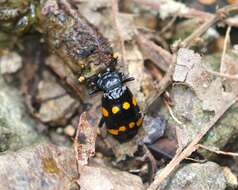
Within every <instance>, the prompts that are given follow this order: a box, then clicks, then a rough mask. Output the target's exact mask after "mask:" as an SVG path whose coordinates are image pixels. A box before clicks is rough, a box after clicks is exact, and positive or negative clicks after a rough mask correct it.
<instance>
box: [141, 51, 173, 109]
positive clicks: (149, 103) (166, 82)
mask: <svg viewBox="0 0 238 190" xmlns="http://www.w3.org/2000/svg"><path fill="white" fill-rule="evenodd" d="M176 57H177V56H176V54H173V58H172V61H171V64H170V65H169V68H168V71H167V72H166V74H165V76H164V77H163V79H162V80H161V81H160V82H159V85H158V87H157V89H156V91H155V92H153V93H151V95H150V96H149V98H148V100H147V102H146V107H145V111H146V112H147V111H148V110H149V109H150V108H151V107H152V106H153V103H154V102H155V101H156V100H157V99H158V98H159V97H160V95H161V94H162V93H163V92H164V91H165V90H166V89H167V87H168V86H169V85H170V84H171V83H172V76H173V73H174V69H175V65H176Z"/></svg>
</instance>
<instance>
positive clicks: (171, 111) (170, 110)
mask: <svg viewBox="0 0 238 190" xmlns="http://www.w3.org/2000/svg"><path fill="white" fill-rule="evenodd" d="M164 103H165V105H166V107H167V108H168V110H169V114H170V115H171V117H172V118H173V120H174V121H175V122H176V123H178V124H179V125H182V124H183V123H182V122H181V121H179V120H178V119H177V118H176V117H175V115H174V113H173V110H172V109H171V107H170V105H169V104H168V102H167V101H166V100H165V99H164Z"/></svg>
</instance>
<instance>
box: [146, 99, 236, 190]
mask: <svg viewBox="0 0 238 190" xmlns="http://www.w3.org/2000/svg"><path fill="white" fill-rule="evenodd" d="M236 101H237V99H236V98H234V99H233V100H231V101H230V102H228V103H227V104H226V106H225V107H222V108H221V110H220V111H218V112H217V114H216V115H215V116H214V117H213V118H212V119H211V120H210V121H209V122H208V123H207V124H206V125H205V127H204V128H203V129H202V131H201V132H200V133H199V134H198V135H197V136H196V137H195V138H194V140H193V141H192V142H191V143H190V144H189V145H188V146H187V147H186V148H185V149H184V150H183V151H182V152H181V153H178V154H176V155H175V156H174V158H173V159H172V160H171V161H170V163H169V164H168V165H167V166H166V167H165V168H164V169H163V170H162V171H161V173H160V174H159V175H158V176H157V177H156V178H155V180H154V182H153V183H152V184H151V185H150V186H149V188H148V189H147V190H156V189H157V188H159V186H160V184H161V183H162V181H163V180H164V179H165V178H166V177H167V176H169V174H170V173H171V172H173V171H174V170H175V169H176V168H177V167H178V165H179V163H180V162H181V161H182V160H183V159H185V158H187V157H188V156H190V155H191V154H192V152H194V151H195V150H196V148H197V147H196V145H197V144H198V142H199V141H200V140H201V139H202V137H204V135H205V134H206V133H207V132H208V131H209V130H210V129H211V128H212V127H213V126H214V124H215V123H216V122H217V121H218V120H219V118H220V117H221V116H222V115H223V114H224V113H225V112H226V111H227V110H228V109H229V108H230V107H231V106H232V105H233V104H234V103H235V102H236Z"/></svg>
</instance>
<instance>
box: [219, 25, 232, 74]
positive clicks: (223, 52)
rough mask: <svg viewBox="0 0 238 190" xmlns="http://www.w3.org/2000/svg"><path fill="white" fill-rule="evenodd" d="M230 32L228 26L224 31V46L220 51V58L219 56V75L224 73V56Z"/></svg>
mask: <svg viewBox="0 0 238 190" xmlns="http://www.w3.org/2000/svg"><path fill="white" fill-rule="evenodd" d="M230 32H231V26H229V27H228V28H227V30H226V36H225V40H224V46H223V51H222V56H221V65H220V73H224V71H225V55H226V50H227V46H228V41H230V40H229V39H230Z"/></svg>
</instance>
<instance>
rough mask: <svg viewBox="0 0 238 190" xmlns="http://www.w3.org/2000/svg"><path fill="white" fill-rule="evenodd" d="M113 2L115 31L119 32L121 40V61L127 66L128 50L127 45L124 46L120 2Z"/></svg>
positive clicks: (114, 0)
mask: <svg viewBox="0 0 238 190" xmlns="http://www.w3.org/2000/svg"><path fill="white" fill-rule="evenodd" d="M111 2H112V16H113V20H114V24H115V29H116V30H117V33H118V38H119V42H120V48H121V60H122V63H123V64H126V59H125V57H126V49H125V44H124V39H123V35H122V29H121V26H120V24H119V22H118V11H119V8H118V0H111Z"/></svg>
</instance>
